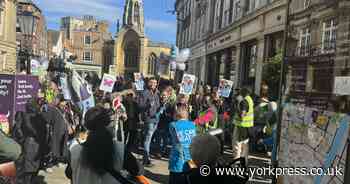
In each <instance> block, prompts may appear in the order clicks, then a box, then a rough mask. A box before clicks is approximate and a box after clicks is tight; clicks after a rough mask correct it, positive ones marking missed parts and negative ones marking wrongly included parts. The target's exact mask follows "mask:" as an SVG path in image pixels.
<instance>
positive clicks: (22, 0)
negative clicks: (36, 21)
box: [17, 0, 41, 12]
mask: <svg viewBox="0 0 350 184" xmlns="http://www.w3.org/2000/svg"><path fill="white" fill-rule="evenodd" d="M17 3H19V4H28V5H32V6H34V7H35V8H37V9H38V10H39V11H40V12H41V9H40V8H39V7H38V6H37V5H36V4H35V3H34V1H32V0H17Z"/></svg>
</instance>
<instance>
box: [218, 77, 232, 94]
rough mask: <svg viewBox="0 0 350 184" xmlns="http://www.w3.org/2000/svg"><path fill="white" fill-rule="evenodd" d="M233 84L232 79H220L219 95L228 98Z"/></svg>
mask: <svg viewBox="0 0 350 184" xmlns="http://www.w3.org/2000/svg"><path fill="white" fill-rule="evenodd" d="M232 86H233V81H230V80H226V79H221V80H220V84H219V89H218V92H219V95H220V96H222V97H225V98H228V97H229V96H230V93H231V90H232Z"/></svg>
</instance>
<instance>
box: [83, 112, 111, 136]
mask: <svg viewBox="0 0 350 184" xmlns="http://www.w3.org/2000/svg"><path fill="white" fill-rule="evenodd" d="M111 115H112V111H110V110H107V109H105V108H103V107H100V106H96V107H93V108H91V109H89V110H88V111H87V112H86V113H85V127H86V128H87V129H88V130H90V131H93V130H97V129H99V128H104V127H106V126H108V125H109V124H110V123H111V121H112V120H111Z"/></svg>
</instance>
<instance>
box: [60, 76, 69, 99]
mask: <svg viewBox="0 0 350 184" xmlns="http://www.w3.org/2000/svg"><path fill="white" fill-rule="evenodd" d="M60 84H61V86H60V88H61V91H62V93H63V97H64V99H65V100H71V99H72V94H71V92H70V90H69V86H68V81H67V76H66V75H63V76H61V77H60Z"/></svg>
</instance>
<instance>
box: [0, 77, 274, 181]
mask: <svg viewBox="0 0 350 184" xmlns="http://www.w3.org/2000/svg"><path fill="white" fill-rule="evenodd" d="M145 84H146V85H147V86H146V87H145V90H143V91H137V90H136V89H135V88H134V86H133V85H132V83H128V82H127V81H122V82H120V81H119V83H117V84H116V85H115V88H114V90H113V92H112V93H106V92H102V91H99V90H98V88H93V89H94V97H95V102H96V105H95V107H92V108H90V109H89V110H88V111H87V112H83V111H82V110H81V109H79V107H78V106H77V105H76V104H75V103H74V102H72V101H70V100H66V99H65V98H64V95H62V94H60V88H59V84H57V83H55V82H54V81H50V82H49V86H50V88H49V89H50V90H52V93H45V94H46V95H43V94H39V95H38V97H36V98H33V99H31V100H30V101H29V102H28V103H27V105H26V110H25V112H17V113H16V115H15V120H14V123H13V125H14V126H13V127H12V128H11V134H10V136H11V138H9V137H8V136H5V134H4V135H1V137H0V138H1V139H2V140H1V141H0V143H1V144H2V143H3V140H5V137H6V139H9V140H11V141H13V143H14V144H13V143H8V146H6V145H4V146H2V145H0V161H1V163H0V164H2V163H9V162H11V161H13V162H15V166H16V169H17V173H16V179H15V180H16V183H18V184H21V183H23V184H29V183H34V181H35V178H36V176H37V175H38V172H39V171H40V170H44V171H46V172H51V171H52V169H51V168H52V167H55V166H62V165H63V164H65V165H67V168H66V176H67V177H68V178H69V179H70V180H71V181H72V183H74V184H89V183H91V184H99V183H100V184H102V183H103V184H108V183H144V184H146V183H149V180H148V179H147V178H146V177H145V176H144V167H153V166H154V164H153V163H152V159H161V158H169V173H170V175H169V184H190V183H197V182H198V181H201V183H210V181H214V180H208V179H205V180H203V179H202V180H201V178H202V177H201V176H200V175H199V174H198V172H197V171H198V168H200V166H201V165H209V166H213V167H215V166H217V165H221V166H229V165H230V164H232V163H233V162H231V161H233V160H234V161H240V162H242V163H241V164H242V167H243V166H244V165H246V164H247V162H248V160H247V156H248V153H249V150H251V151H252V150H255V151H256V150H257V151H261V149H263V150H264V151H266V147H267V145H268V144H267V143H266V142H267V141H266V140H267V139H269V137H270V136H271V134H272V133H271V132H272V129H273V128H272V127H273V123H274V119H275V113H274V112H275V111H276V109H277V106H276V104H275V103H274V102H270V101H269V99H268V87H267V86H266V85H263V86H262V92H261V94H262V95H261V97H259V98H257V97H253V96H252V93H251V91H250V90H249V88H241V89H240V88H236V89H235V90H233V92H232V95H231V96H230V97H229V98H222V97H220V96H219V93H218V89H217V88H216V87H210V86H208V85H205V86H197V87H196V88H195V91H194V92H193V94H192V95H184V94H179V86H178V85H176V86H174V85H172V84H173V83H172V82H171V81H168V82H160V81H159V80H157V79H156V78H148V79H145ZM47 94H52V95H51V96H50V98H48V95H47ZM254 114H255V115H256V116H255V117H254ZM266 138H267V139H266ZM248 142H250V144H248ZM10 144H11V146H12V149H9V148H7V147H9V145H10ZM13 145H18V146H17V147H14V146H13ZM208 145H210V148H211V150H207V149H206V148H207V146H208ZM249 145H250V148H249ZM228 147H229V148H230V149H232V152H233V155H232V156H233V160H230V161H227V160H226V161H225V162H220V161H219V160H220V159H218V158H221V156H222V155H223V154H224V151H225V149H227V148H228ZM11 150H13V151H11ZM135 154H141V155H143V159H142V160H141V161H139V160H138V159H136V157H135ZM3 155H4V156H3ZM242 158H243V159H242ZM0 169H1V165H0ZM212 179H216V181H217V179H218V178H216V177H215V176H212ZM221 179H222V178H221ZM230 180H231V182H232V180H235V181H238V180H239V181H241V182H242V183H244V182H245V181H246V178H244V177H243V178H237V177H234V178H229V179H228V180H227V181H230ZM225 181H226V180H225ZM229 183H230V182H229Z"/></svg>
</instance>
